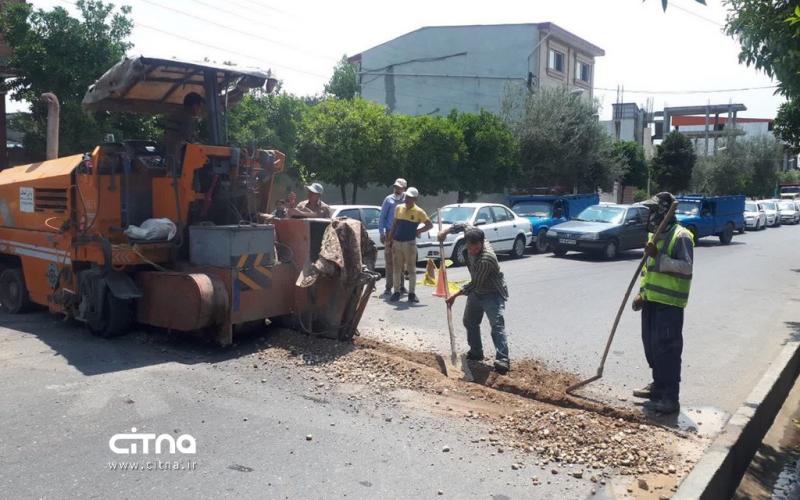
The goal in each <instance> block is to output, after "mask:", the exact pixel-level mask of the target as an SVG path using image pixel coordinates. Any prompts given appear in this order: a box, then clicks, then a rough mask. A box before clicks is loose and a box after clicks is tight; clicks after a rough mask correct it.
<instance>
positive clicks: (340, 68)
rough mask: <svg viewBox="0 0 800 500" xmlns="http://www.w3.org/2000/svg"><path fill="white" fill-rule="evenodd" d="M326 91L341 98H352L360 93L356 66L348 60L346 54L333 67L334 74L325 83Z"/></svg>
mask: <svg viewBox="0 0 800 500" xmlns="http://www.w3.org/2000/svg"><path fill="white" fill-rule="evenodd" d="M325 93H326V94H327V95H329V96H333V97H338V98H339V99H352V98H354V97H355V96H357V95H358V93H359V88H358V73H357V71H356V66H355V65H354V64H351V63H350V61H348V60H347V56H346V55H345V56H342V59H341V60H340V61H339V62H338V63H337V64H336V66H335V67H334V68H333V75H332V76H331V79H330V80H329V81H328V83H326V84H325Z"/></svg>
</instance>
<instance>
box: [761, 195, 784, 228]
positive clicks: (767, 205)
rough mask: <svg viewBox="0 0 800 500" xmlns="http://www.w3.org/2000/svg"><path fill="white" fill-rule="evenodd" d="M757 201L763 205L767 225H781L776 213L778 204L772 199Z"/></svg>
mask: <svg viewBox="0 0 800 500" xmlns="http://www.w3.org/2000/svg"><path fill="white" fill-rule="evenodd" d="M758 203H759V204H760V205H761V206H762V207H764V213H765V214H766V216H767V227H778V226H780V225H781V218H780V216H779V215H778V204H777V203H775V202H774V201H772V200H759V201H758Z"/></svg>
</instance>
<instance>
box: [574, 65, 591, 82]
mask: <svg viewBox="0 0 800 500" xmlns="http://www.w3.org/2000/svg"><path fill="white" fill-rule="evenodd" d="M575 78H576V79H577V80H579V81H581V82H583V83H591V81H592V66H591V64H586V63H585V62H580V61H578V62H577V63H576V64H575Z"/></svg>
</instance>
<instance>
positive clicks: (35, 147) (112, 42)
mask: <svg viewBox="0 0 800 500" xmlns="http://www.w3.org/2000/svg"><path fill="white" fill-rule="evenodd" d="M76 6H77V7H78V11H79V13H80V14H79V17H78V18H74V17H71V16H70V15H69V14H68V13H67V11H66V10H65V9H63V8H61V7H55V8H54V9H52V10H49V11H45V10H42V9H34V8H33V7H32V6H30V5H29V4H27V3H14V4H10V5H7V6H6V7H4V9H3V11H2V13H0V29H2V31H3V36H4V38H5V40H6V42H7V43H8V44H9V46H10V47H11V48H12V49H13V51H14V52H13V55H12V56H11V58H10V60H9V65H10V66H11V67H13V68H14V69H15V70H16V71H17V72H18V74H19V76H18V77H16V78H14V79H11V80H8V81H7V82H6V90H7V91H9V92H10V93H11V95H12V97H13V98H14V99H17V100H21V101H26V102H28V103H30V104H31V119H27V120H22V121H21V125H22V126H23V127H24V128H23V131H24V132H25V139H24V145H25V148H26V151H27V152H28V154H29V156H31V159H39V158H42V157H43V154H44V149H45V148H44V143H45V133H46V118H47V109H46V107H45V106H44V105H43V104H42V103H40V102H39V96H40V95H41V94H42V93H45V92H52V93H54V94H56V95H57V96H58V98H59V100H60V102H61V137H60V141H59V142H60V153H61V154H71V153H77V152H83V151H87V150H90V149H91V148H92V147H93V146H94V145H96V144H97V143H98V142H100V141H101V139H102V136H103V134H104V133H114V134H115V135H117V136H118V138H147V137H153V136H154V135H156V134H157V127H156V126H155V120H153V119H151V118H142V117H139V116H134V115H129V114H125V113H115V114H111V115H106V114H102V113H96V114H88V113H85V112H84V111H83V110H82V108H81V105H80V103H81V100H82V99H83V95H84V93H85V92H86V89H87V88H88V87H89V85H90V84H92V83H93V82H94V80H95V79H96V78H97V77H98V76H99V75H102V74H103V73H104V72H105V71H106V70H107V69H108V68H109V67H111V66H112V65H113V64H115V63H116V62H118V61H119V60H120V58H121V57H122V56H123V55H124V54H125V51H126V50H127V49H128V48H130V43H129V42H128V37H129V36H130V34H131V30H132V28H133V23H132V21H131V19H130V17H129V14H130V7H120V8H119V9H116V8H115V7H114V6H113V4H106V3H103V2H101V1H95V0H78V1H77V2H76Z"/></svg>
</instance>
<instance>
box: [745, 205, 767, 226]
mask: <svg viewBox="0 0 800 500" xmlns="http://www.w3.org/2000/svg"><path fill="white" fill-rule="evenodd" d="M744 224H745V227H747V229H755V230H756V231H760V230H761V229H766V227H767V213H766V212H765V211H764V206H763V205H761V203H758V202H756V201H746V202H745V204H744Z"/></svg>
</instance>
